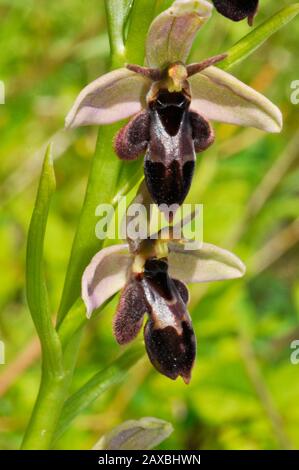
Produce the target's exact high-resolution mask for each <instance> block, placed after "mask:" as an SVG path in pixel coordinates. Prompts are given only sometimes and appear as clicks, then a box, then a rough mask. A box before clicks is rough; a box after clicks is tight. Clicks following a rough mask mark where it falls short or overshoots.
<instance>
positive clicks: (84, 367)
mask: <svg viewBox="0 0 299 470" xmlns="http://www.w3.org/2000/svg"><path fill="white" fill-rule="evenodd" d="M260 3H261V6H260V13H259V15H258V17H257V18H256V21H255V24H256V25H258V24H259V23H261V22H262V21H263V20H265V19H266V18H268V17H269V16H271V15H272V14H273V13H275V12H276V11H277V9H278V8H281V7H283V6H286V5H289V4H291V3H292V2H290V1H288V0H285V1H281V2H279V5H277V2H274V1H271V0H261V2H260ZM248 31H249V28H248V26H247V24H246V22H242V23H239V24H234V23H231V22H229V21H228V20H226V19H224V18H222V17H221V16H220V15H218V14H216V13H215V14H214V16H213V18H212V19H211V20H210V22H209V23H208V25H207V26H206V27H205V28H204V29H203V30H202V31H201V32H200V34H199V35H198V37H197V40H196V43H195V44H194V48H193V52H192V58H191V60H200V59H202V58H206V57H208V56H211V55H214V54H219V53H221V52H224V51H225V50H226V49H228V48H229V47H230V46H231V45H233V44H234V43H235V42H236V41H237V40H238V39H240V38H241V37H243V36H244V35H245V34H246V33H247V32H248ZM298 33H299V18H297V19H295V20H294V21H293V22H291V23H290V24H289V25H288V26H287V27H286V28H284V29H282V30H281V31H280V32H279V33H277V34H275V35H274V36H273V37H272V38H271V39H270V40H269V41H268V42H267V43H266V44H265V45H264V46H262V47H261V48H260V49H259V50H258V51H257V52H256V53H254V54H253V55H252V56H250V57H249V58H248V59H246V60H245V61H244V62H242V63H241V64H239V65H238V66H236V67H234V68H233V69H231V70H230V72H232V73H233V74H234V75H236V76H237V77H238V78H240V79H242V80H243V81H245V82H246V83H248V84H250V85H251V86H253V87H254V88H256V89H257V90H259V91H261V92H262V93H264V94H265V95H266V96H267V97H269V98H270V99H272V100H273V101H274V102H275V103H276V104H277V105H278V106H279V107H280V108H281V109H282V111H283V115H284V120H285V125H284V130H283V132H282V133H281V135H270V136H268V135H266V134H264V133H262V132H259V131H256V130H252V129H241V128H236V127H233V126H228V125H216V126H215V127H216V135H217V139H216V143H215V145H214V146H212V148H210V149H209V150H208V151H207V152H205V153H204V154H202V155H201V156H200V157H199V158H198V161H197V174H196V176H195V178H194V183H193V187H192V191H191V193H190V195H189V198H188V200H189V202H197V203H203V204H204V238H205V241H208V242H211V243H216V244H219V245H220V246H222V247H224V248H228V249H232V250H233V251H234V252H235V253H237V254H238V255H239V256H240V257H241V258H242V259H243V260H244V261H245V263H246V265H247V267H248V272H247V275H246V276H245V278H244V279H242V280H236V281H230V282H223V283H214V284H211V285H204V286H195V287H192V289H191V293H192V302H191V305H190V312H191V314H192V317H193V322H194V327H195V331H196V334H197V338H198V356H197V361H196V364H195V367H194V372H193V379H192V381H191V384H190V385H189V386H186V385H184V383H183V382H182V381H181V380H178V381H176V382H171V381H170V380H169V379H167V378H165V377H163V376H161V375H159V374H158V373H157V372H156V371H155V370H154V369H153V368H152V367H151V366H150V364H149V361H148V359H147V358H145V359H144V360H142V361H141V362H140V363H138V364H137V365H136V366H135V367H134V368H133V369H132V370H131V372H130V375H129V379H128V380H126V381H125V383H123V384H122V385H121V386H118V387H116V388H114V389H112V390H110V392H108V393H106V394H105V395H104V396H103V397H101V398H100V399H99V400H97V401H96V402H95V403H94V405H93V406H92V407H91V408H90V409H88V410H87V412H86V413H85V414H84V415H82V416H80V417H78V418H77V419H76V420H75V422H74V423H73V425H72V427H71V429H70V430H69V431H68V432H67V433H66V434H65V435H64V436H63V437H62V438H61V440H60V441H59V443H58V444H57V448H61V449H66V448H67V449H88V448H91V447H92V445H93V444H94V443H95V442H96V440H97V439H98V438H99V437H100V435H102V434H103V433H105V432H107V431H110V430H111V429H112V428H113V427H114V426H115V425H117V424H119V423H121V422H122V421H124V420H126V419H138V418H140V417H143V416H155V417H157V418H161V419H165V420H167V421H170V422H171V423H172V424H173V426H174V432H173V434H172V435H171V436H170V438H168V439H167V441H165V442H164V443H163V444H162V445H161V448H165V449H281V448H290V447H293V448H297V449H298V448H299V404H298V403H299V402H298V397H299V365H297V366H296V365H292V364H291V362H290V354H291V349H290V343H291V341H292V340H293V339H299V323H298V320H299V280H298V271H299V250H298V242H299V210H298V208H299V206H298V190H299V166H298V160H299V159H298V157H299V130H298V111H299V105H297V106H296V105H293V104H291V101H290V94H291V88H290V84H291V82H292V81H293V80H299V67H298V47H299V40H298ZM0 51H1V53H0V80H3V81H4V83H5V86H6V103H5V105H1V106H0V132H1V140H0V161H1V165H0V204H1V215H0V247H1V248H0V266H1V282H0V310H1V315H0V339H1V340H2V341H4V342H5V346H6V364H5V365H0V433H1V436H0V448H1V449H15V448H18V447H19V445H20V442H21V438H22V435H23V432H24V429H25V426H26V423H27V421H28V419H29V416H30V413H31V410H32V406H33V404H34V401H35V398H36V394H37V390H38V384H39V378H40V359H39V347H38V341H37V339H36V334H35V330H34V327H33V324H32V321H31V318H30V315H29V312H28V308H27V305H26V299H25V291H24V270H25V269H24V268H25V248H26V236H27V230H28V224H29V220H30V216H31V212H32V208H33V204H34V198H35V194H36V189H37V182H38V176H39V172H40V168H41V160H42V156H43V149H44V148H45V145H46V143H47V142H48V141H49V139H50V140H53V139H54V143H55V145H54V148H55V155H56V162H55V171H56V176H57V192H56V195H55V197H54V201H53V205H52V209H51V213H50V217H49V223H48V231H47V239H46V247H45V263H46V273H47V281H48V285H49V291H50V300H51V304H52V307H53V311H54V312H55V311H56V309H57V306H58V302H59V297H60V294H61V290H62V286H63V280H64V274H65V270H66V265H67V260H68V256H69V252H70V247H71V243H72V239H73V234H74V231H75V227H76V223H77V220H78V214H79V211H80V208H81V205H82V201H83V196H84V191H85V186H86V181H87V176H88V169H89V164H90V160H91V158H92V154H93V150H94V146H95V139H96V134H97V130H96V128H86V129H80V130H76V131H72V132H65V131H64V130H63V125H64V124H63V123H64V117H65V115H66V113H67V111H68V110H69V108H70V106H71V104H72V102H73V100H74V98H75V97H76V95H77V94H78V92H79V91H80V89H81V88H82V87H83V86H84V85H86V84H87V83H88V82H90V81H91V80H92V79H94V78H96V77H97V76H99V75H101V74H102V73H104V72H105V70H107V66H108V60H109V44H108V38H107V31H106V23H105V15H104V5H103V2H102V1H101V0H89V1H88V2H86V1H85V2H84V1H81V0H59V1H58V0H52V1H51V2H49V1H46V0H38V1H37V0H0ZM95 223H96V219H95ZM115 303H116V300H115V301H113V302H112V304H111V305H110V306H109V308H106V310H105V312H103V314H102V315H101V316H100V318H97V319H96V320H91V321H90V323H89V324H88V327H87V330H86V333H85V336H84V340H83V343H82V347H81V350H80V355H79V362H78V365H77V368H76V372H75V380H74V383H73V389H74V390H75V389H76V388H77V387H78V386H80V385H81V384H83V383H84V382H85V381H86V380H87V379H88V378H89V377H90V376H92V374H94V373H95V372H96V371H97V370H99V369H100V368H102V367H103V366H104V365H105V364H107V363H109V361H111V360H112V359H113V358H114V357H117V355H118V354H119V353H120V350H121V348H120V347H119V346H118V345H117V344H116V342H115V340H114V338H113V336H112V331H111V322H112V316H113V310H114V308H115ZM49 412H51V410H49Z"/></svg>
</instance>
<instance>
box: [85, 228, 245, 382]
mask: <svg viewBox="0 0 299 470" xmlns="http://www.w3.org/2000/svg"><path fill="white" fill-rule="evenodd" d="M183 225H184V223H183ZM172 228H173V227H172ZM163 230H164V229H162V231H161V232H160V236H159V237H158V238H156V237H152V238H150V237H149V238H146V239H145V240H139V241H138V242H136V241H134V243H132V240H128V242H127V243H124V244H120V245H113V246H109V247H106V248H103V249H102V250H101V251H99V252H98V253H97V254H96V255H95V256H94V257H93V258H92V260H91V262H90V264H89V265H88V266H87V268H86V269H85V271H84V274H83V277H82V298H83V300H84V303H85V305H86V309H87V317H88V318H90V316H91V314H92V312H93V311H94V310H96V309H97V308H99V307H101V306H102V305H103V304H104V302H106V301H107V300H108V299H109V298H110V297H111V296H113V295H114V294H116V293H117V292H118V291H119V290H120V291H121V295H120V300H119V303H118V306H117V310H116V314H115V317H114V322H113V329H114V336H115V338H116V340H117V342H118V343H119V344H126V343H129V342H130V341H132V340H133V339H134V338H135V337H136V336H137V335H138V333H139V331H140V330H141V328H142V325H143V319H144V316H145V315H147V317H148V320H147V322H146V324H145V327H144V340H145V346H146V350H147V354H148V357H149V359H150V361H151V362H152V364H153V366H154V367H155V368H156V369H157V370H158V371H159V372H160V373H161V374H164V375H166V376H167V377H169V378H171V379H173V380H174V379H176V378H177V377H178V376H181V377H182V378H183V380H184V381H185V383H189V381H190V378H191V370H192V367H193V364H194V360H195V355H196V338H195V334H194V331H193V327H192V322H191V318H190V315H189V313H188V310H187V304H188V301H189V292H188V288H187V286H186V283H201V282H210V281H219V280H223V279H234V278H238V277H241V276H243V275H244V273H245V266H244V264H243V263H242V261H241V260H240V259H239V258H237V256H235V255H234V254H232V253H230V252H229V251H227V250H224V249H222V248H219V247H217V246H214V245H211V244H209V243H203V244H201V246H200V247H198V249H190V245H189V243H188V241H187V240H181V239H179V240H178V239H174V237H172V236H168V238H167V237H165V236H164V235H163V233H164V232H163ZM171 233H172V232H171V230H170V234H171ZM187 243H188V244H187Z"/></svg>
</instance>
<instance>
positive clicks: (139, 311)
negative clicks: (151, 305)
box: [113, 278, 148, 344]
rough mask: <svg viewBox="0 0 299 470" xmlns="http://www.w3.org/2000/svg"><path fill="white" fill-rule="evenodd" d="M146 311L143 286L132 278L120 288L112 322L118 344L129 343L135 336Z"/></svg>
mask: <svg viewBox="0 0 299 470" xmlns="http://www.w3.org/2000/svg"><path fill="white" fill-rule="evenodd" d="M147 312H148V307H147V304H146V300H145V297H144V293H143V288H142V286H141V284H140V282H139V281H138V280H136V279H135V278H132V279H131V280H130V281H129V282H128V283H127V284H126V286H125V287H124V288H123V290H122V293H121V296H120V300H119V303H118V306H117V310H116V314H115V317H114V322H113V330H114V335H115V338H116V340H117V342H118V343H119V344H126V343H129V342H130V341H132V340H133V339H134V338H135V337H136V336H137V334H138V333H139V331H140V328H141V327H142V322H143V316H144V314H145V313H147Z"/></svg>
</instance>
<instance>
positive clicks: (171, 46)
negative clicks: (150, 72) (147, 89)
mask: <svg viewBox="0 0 299 470" xmlns="http://www.w3.org/2000/svg"><path fill="white" fill-rule="evenodd" d="M212 8H213V7H212V5H211V4H210V3H209V2H207V1H205V0H176V1H175V2H174V3H173V5H172V6H171V7H170V8H168V9H167V10H165V11H163V12H162V13H161V14H160V15H159V16H157V18H155V20H154V21H153V22H152V24H151V26H150V29H149V32H148V35H147V41H146V61H147V64H148V66H149V67H165V66H166V65H168V64H171V63H174V62H177V61H181V62H186V60H187V57H188V55H189V52H190V49H191V46H192V43H193V40H194V37H195V35H196V33H197V31H198V30H199V29H200V28H201V27H202V26H203V25H204V24H205V23H206V22H207V20H208V19H209V18H210V16H211V12H212Z"/></svg>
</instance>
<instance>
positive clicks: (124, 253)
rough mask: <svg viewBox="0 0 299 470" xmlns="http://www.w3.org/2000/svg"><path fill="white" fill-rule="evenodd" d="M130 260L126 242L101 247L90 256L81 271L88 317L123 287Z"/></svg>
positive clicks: (83, 296)
mask: <svg viewBox="0 0 299 470" xmlns="http://www.w3.org/2000/svg"><path fill="white" fill-rule="evenodd" d="M132 262H133V259H132V257H131V256H130V254H129V248H128V245H127V244H123V245H113V246H109V247H107V248H103V249H102V250H101V251H99V252H98V253H97V254H96V255H95V256H94V257H93V258H92V260H91V262H90V264H89V265H88V266H87V268H86V269H85V271H84V273H83V277H82V291H81V295H82V299H83V301H84V303H85V305H86V310H87V311H86V315H87V317H88V318H90V316H91V314H92V312H93V311H94V310H95V309H97V308H99V307H100V306H101V305H103V303H104V302H105V301H106V300H108V299H109V298H110V297H112V295H114V294H115V293H116V292H118V291H119V290H120V289H122V288H123V287H124V285H125V283H126V281H127V273H128V271H129V269H130V267H131V264H132Z"/></svg>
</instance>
